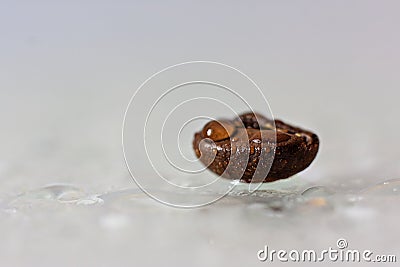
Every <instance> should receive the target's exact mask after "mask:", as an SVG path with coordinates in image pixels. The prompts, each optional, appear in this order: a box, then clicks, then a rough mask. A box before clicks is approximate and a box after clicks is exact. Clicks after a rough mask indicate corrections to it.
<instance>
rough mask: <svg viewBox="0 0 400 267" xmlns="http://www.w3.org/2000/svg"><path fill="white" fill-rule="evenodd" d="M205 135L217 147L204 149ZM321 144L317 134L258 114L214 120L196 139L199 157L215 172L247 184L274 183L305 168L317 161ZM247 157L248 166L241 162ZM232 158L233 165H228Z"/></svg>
mask: <svg viewBox="0 0 400 267" xmlns="http://www.w3.org/2000/svg"><path fill="white" fill-rule="evenodd" d="M274 124H275V127H276V131H275V130H274ZM205 138H210V139H212V140H213V141H214V142H215V146H216V149H215V147H214V149H213V151H207V150H205V149H204V148H202V150H200V149H199V144H200V141H201V140H203V139H205ZM318 147H319V139H318V137H317V135H316V134H314V133H312V132H310V131H307V130H303V129H301V128H298V127H294V126H291V125H289V124H286V123H284V122H282V121H280V120H275V121H272V120H270V119H268V118H266V117H264V116H262V115H260V114H254V113H245V114H242V115H240V116H239V118H236V119H234V120H231V121H227V120H220V121H211V122H209V123H207V124H206V125H205V126H204V128H203V129H202V131H200V132H198V133H196V134H195V137H194V141H193V148H194V150H195V153H196V156H197V157H198V158H200V160H201V161H202V162H203V163H204V164H206V165H207V166H208V168H209V169H210V170H211V171H213V172H215V173H216V174H218V175H220V176H222V177H225V178H229V179H240V180H241V181H243V182H247V183H249V182H252V181H253V182H254V181H257V182H272V181H276V180H279V179H285V178H288V177H290V176H292V175H294V174H296V173H298V172H300V171H302V170H304V169H305V168H307V167H308V166H309V165H310V164H311V162H312V161H313V160H314V158H315V156H316V155H317V152H318ZM200 156H201V157H200ZM243 159H245V160H246V161H247V165H240V164H239V163H243ZM230 161H232V163H233V164H230V165H229V166H231V167H229V168H228V164H229V163H230ZM236 161H237V162H236ZM210 162H211V163H210ZM236 163H238V164H236ZM239 166H245V167H244V168H241V167H239ZM269 167H270V168H269Z"/></svg>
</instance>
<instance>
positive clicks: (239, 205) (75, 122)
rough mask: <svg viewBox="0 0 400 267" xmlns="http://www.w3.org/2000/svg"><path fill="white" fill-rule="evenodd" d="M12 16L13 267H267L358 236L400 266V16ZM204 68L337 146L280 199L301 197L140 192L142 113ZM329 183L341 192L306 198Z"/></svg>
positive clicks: (211, 8)
mask: <svg viewBox="0 0 400 267" xmlns="http://www.w3.org/2000/svg"><path fill="white" fill-rule="evenodd" d="M0 7H1V8H0V31H1V37H0V40H1V42H0V58H1V61H0V62H1V63H0V68H1V69H0V70H1V71H0V77H1V78H0V80H1V90H0V111H1V112H0V121H1V131H0V140H1V141H0V144H1V146H0V147H1V149H0V230H1V238H0V265H1V266H55V265H57V266H71V265H81V266H120V265H125V266H132V265H138V266H139V265H140V266H161V265H164V266H166V265H168V266H188V265H190V266H205V265H207V266H221V265H228V264H229V265H231V266H243V265H246V266H253V265H260V264H267V263H260V262H258V260H257V257H256V252H257V251H258V250H259V249H261V248H263V246H264V245H269V246H270V247H272V248H275V249H279V248H285V249H288V250H289V249H324V248H327V247H329V246H334V245H335V242H336V240H337V239H338V238H340V237H344V238H346V239H347V241H348V242H349V246H350V247H351V248H357V249H371V250H373V251H374V252H376V253H382V254H385V253H386V254H396V253H398V252H399V251H400V241H399V238H398V237H399V235H400V232H399V228H398V224H399V222H400V221H399V217H398V214H399V205H398V203H399V191H398V190H399V181H396V180H394V181H392V182H390V183H389V184H385V185H379V186H375V187H374V185H375V184H379V183H381V182H383V181H386V180H390V179H399V178H400V167H399V164H398V159H399V158H400V152H399V150H398V149H397V148H398V132H399V130H400V128H399V123H398V114H400V108H399V105H398V99H399V96H400V94H399V90H398V88H399V85H400V76H399V75H398V70H399V68H400V53H399V50H398V47H400V37H399V35H398V34H397V32H398V25H399V24H400V18H399V16H398V10H399V7H400V6H399V3H398V2H396V1H379V2H378V1H334V2H331V3H328V2H325V1H324V2H319V3H316V2H315V1H298V2H296V3H294V2H284V1H276V2H272V1H271V2H270V3H267V4H260V3H253V4H251V5H250V4H245V3H243V4H238V3H235V4H232V3H229V4H227V3H225V4H213V5H200V4H188V3H178V2H174V3H172V4H168V5H167V4H161V5H156V4H131V5H128V4H122V3H113V4H110V3H106V2H101V3H100V2H96V3H91V4H73V3H70V4H55V3H45V2H42V3H35V4H33V3H32V4H26V5H24V4H15V3H12V2H11V1H10V2H9V3H7V2H3V3H1V4H0ZM205 18H207V19H205ZM192 59H211V60H215V61H220V62H224V63H227V64H230V65H233V66H235V67H237V68H239V69H241V70H242V71H244V72H245V73H247V74H248V75H250V76H251V77H252V78H254V79H255V80H256V81H257V83H258V84H259V85H260V86H261V87H262V88H263V91H264V93H265V94H266V96H267V98H268V99H269V102H270V105H271V108H272V112H273V113H274V115H275V116H276V117H277V118H282V119H285V120H287V121H289V122H293V123H296V124H298V125H301V126H304V127H307V128H309V129H313V130H315V131H316V132H317V133H318V134H319V136H320V139H321V149H320V152H319V155H318V157H317V159H316V161H315V162H314V163H313V164H312V166H311V167H310V168H309V169H307V170H306V171H304V172H302V173H301V174H299V175H297V176H296V177H294V178H293V179H292V180H290V181H286V182H283V183H282V184H278V185H273V186H274V187H275V189H277V190H278V191H281V190H283V192H281V193H275V194H273V193H262V192H260V193H259V195H256V196H247V195H240V194H236V195H232V196H229V197H227V198H225V199H223V200H222V201H220V202H218V203H216V204H215V205H211V206H207V207H205V208H202V209H194V210H180V209H173V208H170V207H166V206H163V205H161V204H159V203H157V202H155V201H153V200H151V199H149V198H147V197H146V196H145V195H144V194H143V193H141V191H140V190H138V189H137V188H136V186H135V184H134V183H133V182H132V180H131V178H130V177H129V175H128V172H127V170H126V167H125V164H124V161H123V156H122V151H121V145H120V143H121V140H120V134H121V123H122V115H123V112H124V110H125V107H126V104H127V102H128V99H129V98H130V96H131V94H132V93H133V91H134V89H135V88H137V87H138V86H139V84H140V83H141V82H142V81H143V80H145V79H146V78H147V77H149V76H150V75H151V74H152V73H154V72H156V71H158V70H160V69H162V68H164V67H166V66H168V65H171V64H174V63H178V62H183V61H187V60H192ZM65 184H67V185H65ZM49 185H50V187H49ZM314 185H321V186H326V188H327V189H326V190H325V191H327V192H325V193H324V190H320V191H322V193H318V192H314V194H317V196H315V195H314V196H312V195H311V196H310V195H309V196H300V193H301V192H302V191H303V190H305V189H307V188H308V187H311V186H314ZM371 186H372V188H369V187H371ZM293 188H295V189H296V190H294V191H293ZM366 188H369V189H366ZM124 189H126V191H124ZM266 189H268V186H266ZM396 189H397V191H396ZM329 191H333V192H336V193H335V194H333V195H331V194H330V193H329ZM274 192H276V191H274ZM318 194H322V195H318ZM398 256H399V255H398Z"/></svg>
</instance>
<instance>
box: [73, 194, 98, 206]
mask: <svg viewBox="0 0 400 267" xmlns="http://www.w3.org/2000/svg"><path fill="white" fill-rule="evenodd" d="M103 203H104V200H103V199H101V198H99V196H98V195H92V196H88V197H85V198H81V199H79V200H78V201H77V202H76V204H77V205H95V204H99V205H101V204H103Z"/></svg>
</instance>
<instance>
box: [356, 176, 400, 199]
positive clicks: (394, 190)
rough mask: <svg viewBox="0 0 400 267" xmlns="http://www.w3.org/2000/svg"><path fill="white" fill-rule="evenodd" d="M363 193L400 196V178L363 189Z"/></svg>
mask: <svg viewBox="0 0 400 267" xmlns="http://www.w3.org/2000/svg"><path fill="white" fill-rule="evenodd" d="M361 194H363V195H390V196H400V179H392V180H387V181H385V182H382V183H379V184H376V185H373V186H370V187H368V188H366V189H364V190H362V191H361Z"/></svg>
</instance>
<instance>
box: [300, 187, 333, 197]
mask: <svg viewBox="0 0 400 267" xmlns="http://www.w3.org/2000/svg"><path fill="white" fill-rule="evenodd" d="M333 194H335V192H334V191H333V190H332V189H330V188H328V187H326V186H321V185H318V186H313V187H310V188H308V189H306V190H304V191H303V193H301V195H302V196H305V197H327V196H331V195H333Z"/></svg>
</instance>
